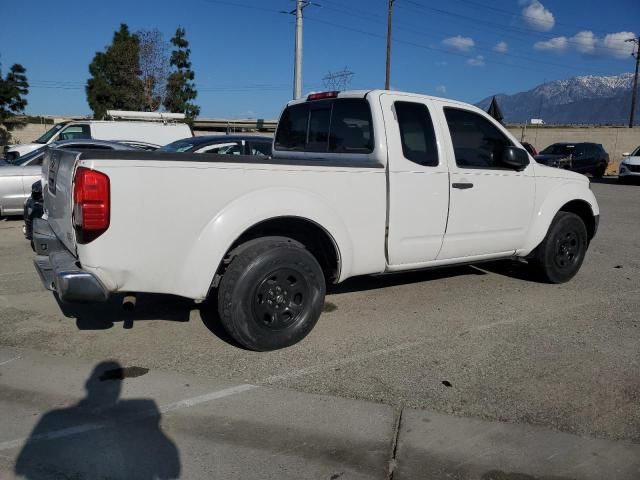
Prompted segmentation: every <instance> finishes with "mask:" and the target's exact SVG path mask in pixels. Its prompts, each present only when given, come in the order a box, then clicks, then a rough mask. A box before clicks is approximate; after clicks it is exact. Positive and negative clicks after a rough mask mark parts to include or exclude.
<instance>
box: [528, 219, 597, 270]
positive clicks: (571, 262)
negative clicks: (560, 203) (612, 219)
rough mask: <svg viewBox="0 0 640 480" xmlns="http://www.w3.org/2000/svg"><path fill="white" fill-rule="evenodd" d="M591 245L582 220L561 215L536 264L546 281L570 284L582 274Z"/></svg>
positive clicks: (551, 227)
mask: <svg viewBox="0 0 640 480" xmlns="http://www.w3.org/2000/svg"><path fill="white" fill-rule="evenodd" d="M588 245H589V241H588V237H587V228H586V226H585V224H584V222H583V221H582V219H581V218H580V217H579V216H578V215H576V214H574V213H570V212H558V214H557V215H556V217H555V218H554V220H553V222H552V223H551V226H550V227H549V231H548V232H547V236H546V237H545V238H544V240H543V241H542V243H541V244H540V245H539V246H538V248H537V249H536V252H535V257H534V258H533V260H532V263H533V265H534V267H535V268H536V269H537V271H538V272H539V273H540V275H541V276H542V278H543V279H544V280H546V281H548V282H550V283H564V282H568V281H569V280H571V279H572V278H573V277H574V276H575V275H576V273H578V270H580V267H581V266H582V262H583V260H584V257H585V254H586V252H587V247H588Z"/></svg>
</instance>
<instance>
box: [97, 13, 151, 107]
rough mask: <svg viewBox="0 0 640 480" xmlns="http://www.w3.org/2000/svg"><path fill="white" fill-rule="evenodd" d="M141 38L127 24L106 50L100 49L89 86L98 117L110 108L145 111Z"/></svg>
mask: <svg viewBox="0 0 640 480" xmlns="http://www.w3.org/2000/svg"><path fill="white" fill-rule="evenodd" d="M139 55H140V39H139V38H138V36H137V35H136V34H132V33H131V32H129V27H128V26H127V25H126V24H124V23H123V24H121V25H120V30H118V31H116V32H115V33H114V35H113V42H112V43H111V45H109V46H107V47H106V49H105V51H104V52H96V55H95V57H93V61H92V62H91V64H90V65H89V73H90V74H91V78H90V79H89V80H88V81H87V85H86V87H85V90H86V93H87V102H88V103H89V107H91V110H93V115H94V117H95V118H103V117H104V116H105V115H106V114H107V110H142V109H143V108H144V105H145V101H144V83H143V81H142V80H141V79H140V74H141V71H140V58H139Z"/></svg>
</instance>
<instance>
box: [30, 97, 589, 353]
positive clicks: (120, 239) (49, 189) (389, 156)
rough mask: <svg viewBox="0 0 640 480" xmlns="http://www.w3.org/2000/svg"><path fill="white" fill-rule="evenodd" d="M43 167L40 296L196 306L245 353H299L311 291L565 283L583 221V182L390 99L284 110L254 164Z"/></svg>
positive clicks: (490, 126)
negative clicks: (523, 266) (499, 278)
mask: <svg viewBox="0 0 640 480" xmlns="http://www.w3.org/2000/svg"><path fill="white" fill-rule="evenodd" d="M49 155H50V157H51V161H50V162H49V165H50V167H49V169H48V171H47V172H44V173H45V176H46V178H47V182H46V183H45V184H44V193H43V195H44V202H45V210H46V220H45V217H43V218H42V219H36V221H35V222H36V223H35V225H34V244H35V249H36V253H37V257H36V262H35V264H36V266H37V269H38V270H39V272H40V275H41V278H42V279H43V284H44V286H45V287H46V288H49V289H54V290H56V291H57V294H58V296H59V298H60V299H61V300H62V301H66V302H77V301H87V302H91V301H94V302H98V301H105V300H106V299H107V298H108V297H109V296H110V295H111V294H113V293H116V292H155V293H165V294H175V295H179V296H182V297H187V298H192V299H196V300H204V299H205V298H207V297H208V296H210V295H211V296H214V298H217V308H218V314H219V316H220V319H221V322H222V325H223V326H224V327H225V329H226V330H227V331H228V332H229V334H230V335H231V337H233V339H235V340H236V341H237V342H238V343H240V344H241V345H243V346H245V347H246V348H250V349H254V350H273V349H277V348H282V347H286V346H289V345H292V344H294V343H296V342H298V341H300V340H301V339H302V338H304V337H305V336H306V335H307V334H308V333H309V332H310V331H311V329H312V328H313V327H314V325H315V323H316V322H317V320H318V317H319V316H320V313H321V311H322V307H323V303H324V296H325V289H326V281H329V282H335V283H338V282H342V281H344V280H346V279H348V278H350V277H353V276H356V275H367V274H380V273H387V272H399V271H407V270H415V269H419V268H431V267H437V266H443V265H459V264H470V263H476V262H479V261H485V260H496V259H514V258H519V259H521V260H523V261H527V262H529V265H530V267H531V268H532V269H533V270H534V271H536V272H539V274H540V275H541V276H542V278H544V279H546V280H547V281H548V282H552V283H562V282H566V281H568V280H570V279H571V278H572V277H573V276H574V275H575V274H576V273H577V272H578V270H579V268H580V266H581V265H582V262H583V260H584V258H585V254H586V251H587V248H588V246H589V243H590V241H591V239H592V238H593V236H594V235H595V233H596V230H597V226H598V219H599V209H598V203H597V201H596V198H595V197H594V195H593V193H592V191H591V189H590V188H589V181H588V179H587V178H586V177H584V176H583V175H579V174H576V173H573V172H569V171H566V170H560V169H556V168H549V167H546V166H544V165H540V164H538V163H536V162H530V160H529V158H530V157H529V155H528V154H527V152H526V151H525V150H524V149H523V148H522V147H521V145H520V143H519V142H518V141H517V139H516V138H515V137H514V136H513V135H512V134H511V133H509V131H508V130H506V129H505V128H504V127H503V126H502V125H501V124H500V123H499V122H497V121H496V120H494V119H493V118H491V117H490V116H489V115H487V114H486V113H485V112H484V111H482V110H480V109H478V108H476V107H474V106H472V105H468V104H465V103H462V102H458V101H453V100H445V99H441V98H434V97H428V96H424V95H416V94H410V93H402V92H395V91H385V90H373V91H347V92H340V93H338V92H327V93H318V94H311V95H309V96H308V97H306V98H304V99H300V100H295V101H291V102H289V103H288V104H287V106H286V108H285V109H284V111H283V113H282V116H281V118H280V121H279V123H278V127H277V132H276V135H275V140H274V150H273V157H272V158H271V159H268V160H267V159H266V158H264V159H263V158H261V157H256V156H246V155H215V154H211V155H202V154H189V153H180V154H176V153H172V152H117V153H114V152H95V151H92V152H90V151H87V152H85V153H82V154H80V155H79V156H78V155H76V154H74V153H72V152H67V151H65V150H53V151H51V153H50V154H49ZM159 192H160V193H159ZM180 198H184V199H186V198H188V205H190V206H192V207H193V208H185V202H181V201H176V199H180ZM167 219H170V220H169V221H168V220H167ZM214 303H215V302H212V303H211V305H213V304H214ZM209 308H212V307H209Z"/></svg>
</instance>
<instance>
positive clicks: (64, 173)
mask: <svg viewBox="0 0 640 480" xmlns="http://www.w3.org/2000/svg"><path fill="white" fill-rule="evenodd" d="M79 156H80V153H78V152H73V151H69V150H57V149H54V150H50V151H49V152H47V154H46V158H45V168H44V169H43V175H44V182H43V183H44V189H43V197H44V208H45V213H46V214H47V221H48V222H49V225H50V226H51V229H52V230H53V232H54V233H55V234H56V236H57V237H58V239H59V240H60V241H61V242H62V243H63V245H64V246H65V247H67V249H69V251H70V252H71V253H73V254H74V255H75V253H76V238H75V232H74V230H73V173H74V171H75V165H76V161H77V159H78V157H79Z"/></svg>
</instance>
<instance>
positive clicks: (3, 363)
mask: <svg viewBox="0 0 640 480" xmlns="http://www.w3.org/2000/svg"><path fill="white" fill-rule="evenodd" d="M20 358H22V357H21V356H20V355H18V356H17V357H13V358H10V359H9V360H5V361H4V362H0V367H1V366H2V365H6V364H7V363H11V362H15V361H16V360H19V359H20Z"/></svg>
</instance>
